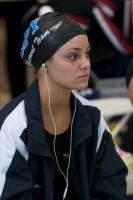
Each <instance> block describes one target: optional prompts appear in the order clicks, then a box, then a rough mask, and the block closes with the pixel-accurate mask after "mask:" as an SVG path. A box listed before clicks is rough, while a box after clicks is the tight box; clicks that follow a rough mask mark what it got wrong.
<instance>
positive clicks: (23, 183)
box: [0, 81, 127, 200]
mask: <svg viewBox="0 0 133 200" xmlns="http://www.w3.org/2000/svg"><path fill="white" fill-rule="evenodd" d="M74 96H76V99H77V111H76V116H75V119H74V124H73V145H72V157H71V165H70V173H71V175H72V178H73V182H74V185H75V188H76V190H77V191H78V192H79V194H80V199H81V200H92V199H100V200H104V199H105V200H125V199H126V182H125V177H126V175H127V168H126V166H125V165H124V163H123V161H122V160H121V159H120V157H119V156H118V154H117V153H116V150H115V147H114V143H113V141H112V137H111V134H110V133H109V132H108V130H107V128H106V123H105V122H104V120H103V118H102V116H101V113H100V111H99V110H98V109H97V108H96V107H94V106H92V105H91V104H90V103H89V102H88V101H87V100H86V99H84V98H82V97H80V96H78V95H76V94H75V93H72V95H71V104H72V105H73V103H74ZM0 127H1V129H0V200H42V199H43V200H53V188H52V182H53V177H54V173H55V167H56V162H55V160H54V158H53V156H52V155H51V152H50V150H49V146H48V144H47V141H46V139H45V134H44V126H43V122H42V114H41V109H40V99H39V91H38V84H37V81H34V82H33V84H32V85H31V86H30V87H29V88H28V90H27V91H26V92H25V93H24V94H22V95H21V96H19V97H17V98H16V99H14V100H13V101H12V102H10V103H9V104H8V105H7V106H6V107H5V108H4V109H2V110H1V112H0ZM42 196H43V197H42Z"/></svg>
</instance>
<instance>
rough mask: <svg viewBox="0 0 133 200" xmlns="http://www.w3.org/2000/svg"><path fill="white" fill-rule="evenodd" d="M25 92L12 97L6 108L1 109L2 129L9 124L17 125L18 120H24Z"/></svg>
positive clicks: (0, 125) (0, 123)
mask: <svg viewBox="0 0 133 200" xmlns="http://www.w3.org/2000/svg"><path fill="white" fill-rule="evenodd" d="M24 110H25V109H24V94H22V95H20V96H18V97H16V98H15V99H12V100H11V101H10V102H9V103H8V104H7V105H6V106H5V107H4V108H2V109H1V111H0V129H1V128H2V127H3V126H5V125H8V126H7V127H9V126H12V127H13V126H14V128H15V126H17V122H18V121H19V122H20V121H21V120H22V116H24V115H25V114H24Z"/></svg>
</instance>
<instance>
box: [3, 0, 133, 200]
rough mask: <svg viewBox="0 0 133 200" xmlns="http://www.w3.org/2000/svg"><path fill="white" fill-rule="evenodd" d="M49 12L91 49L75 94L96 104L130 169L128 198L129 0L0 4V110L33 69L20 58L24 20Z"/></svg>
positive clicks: (132, 141)
mask: <svg viewBox="0 0 133 200" xmlns="http://www.w3.org/2000/svg"><path fill="white" fill-rule="evenodd" d="M49 11H57V12H63V13H65V14H66V15H67V16H68V17H70V18H71V19H72V20H74V21H76V22H77V23H79V24H80V25H81V26H82V27H83V28H84V30H85V31H86V33H87V35H88V38H89V42H90V45H91V54H90V57H91V69H92V71H91V76H90V80H89V82H88V88H87V89H86V90H84V91H77V92H78V93H79V94H80V95H82V96H84V97H85V98H87V99H88V100H90V101H92V102H93V103H94V104H95V105H96V106H98V107H99V108H100V109H101V111H102V113H103V115H104V117H105V120H106V121H107V123H108V125H109V128H110V129H111V131H112V135H113V138H114V142H115V144H116V147H117V149H118V153H119V154H120V155H121V156H122V158H123V160H124V161H125V162H126V164H127V166H128V168H129V175H128V178H127V180H128V199H130V200H131V199H133V186H132V185H133V156H132V154H133V106H132V105H131V102H130V99H129V97H128V92H127V87H126V81H125V80H126V72H127V68H128V66H129V65H130V66H131V65H132V67H133V0H34V1H33V0H5V1H4V0H3V1H2V0H0V109H2V108H3V107H4V106H5V105H6V104H7V103H8V102H9V101H10V100H11V99H12V98H15V97H16V96H18V95H19V94H21V93H22V92H24V91H25V89H26V88H27V87H28V86H29V84H30V83H31V82H32V80H33V79H34V78H35V75H34V70H33V69H32V68H28V67H26V66H25V65H24V63H23V62H22V60H21V59H20V53H19V51H20V47H21V43H22V37H23V33H24V31H25V29H26V26H27V24H28V22H29V21H30V20H31V19H33V18H34V17H37V16H39V15H41V14H44V13H47V12H49Z"/></svg>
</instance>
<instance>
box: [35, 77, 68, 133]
mask: <svg viewBox="0 0 133 200" xmlns="http://www.w3.org/2000/svg"><path fill="white" fill-rule="evenodd" d="M38 84H39V91H40V100H41V110H42V115H43V121H44V126H45V128H46V130H47V131H48V132H49V133H51V134H53V133H54V132H55V129H54V126H53V121H52V117H51V114H50V109H51V112H52V115H53V118H54V121H55V125H56V129H57V134H60V133H62V132H64V131H65V130H66V129H67V128H68V126H69V125H70V122H71V108H70V94H71V91H70V90H69V91H68V90H66V89H63V88H60V87H58V86H56V87H55V85H54V84H51V83H50V82H49V83H48V88H49V89H48V88H47V83H46V81H45V79H44V77H43V80H40V79H39V80H38ZM48 90H49V92H48ZM49 100H50V101H49ZM49 107H50V108H49Z"/></svg>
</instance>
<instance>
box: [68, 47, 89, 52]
mask: <svg viewBox="0 0 133 200" xmlns="http://www.w3.org/2000/svg"><path fill="white" fill-rule="evenodd" d="M71 50H75V51H80V50H81V48H79V47H74V48H70V49H67V50H66V51H71ZM86 50H89V51H90V50H91V48H90V46H88V47H87V48H86Z"/></svg>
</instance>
